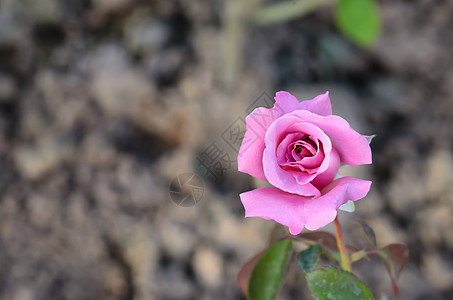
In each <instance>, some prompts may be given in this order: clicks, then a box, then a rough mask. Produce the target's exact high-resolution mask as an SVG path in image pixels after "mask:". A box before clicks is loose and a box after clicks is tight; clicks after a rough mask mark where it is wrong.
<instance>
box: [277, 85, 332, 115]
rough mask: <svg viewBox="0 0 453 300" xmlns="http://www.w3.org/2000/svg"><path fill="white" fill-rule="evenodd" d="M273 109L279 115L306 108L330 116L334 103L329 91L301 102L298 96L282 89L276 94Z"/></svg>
mask: <svg viewBox="0 0 453 300" xmlns="http://www.w3.org/2000/svg"><path fill="white" fill-rule="evenodd" d="M273 109H274V113H275V115H276V116H277V117H280V116H283V115H284V114H287V113H290V112H293V111H295V110H300V109H306V110H309V111H311V112H312V113H315V114H318V115H321V116H330V115H331V114H332V104H331V102H330V98H329V92H325V93H324V94H321V95H318V96H316V97H315V98H313V99H312V100H304V101H301V102H299V101H298V100H297V98H296V97H294V96H293V95H291V94H290V93H288V92H284V91H280V92H277V94H276V95H275V104H274V108H273Z"/></svg>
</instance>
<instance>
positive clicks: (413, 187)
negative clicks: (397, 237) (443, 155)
mask: <svg viewBox="0 0 453 300" xmlns="http://www.w3.org/2000/svg"><path fill="white" fill-rule="evenodd" d="M423 183H424V182H423V177H422V174H421V172H420V170H419V166H418V164H417V163H416V162H414V161H411V162H407V163H403V164H402V166H400V168H399V169H398V170H397V174H396V176H395V178H394V179H393V180H392V181H391V182H390V183H389V186H388V188H387V189H386V192H387V196H388V199H389V203H388V204H389V205H390V207H391V208H392V209H393V210H394V211H395V212H397V213H399V214H400V215H405V216H407V215H408V213H411V212H412V211H416V209H417V207H419V206H420V205H422V204H424V203H425V202H426V201H427V196H426V190H425V188H424V184H423Z"/></svg>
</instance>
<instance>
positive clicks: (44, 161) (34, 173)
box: [14, 135, 75, 179]
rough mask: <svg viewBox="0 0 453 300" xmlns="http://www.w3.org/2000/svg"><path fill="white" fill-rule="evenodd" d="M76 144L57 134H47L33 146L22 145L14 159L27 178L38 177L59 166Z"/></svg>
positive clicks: (71, 153) (70, 154)
mask: <svg viewBox="0 0 453 300" xmlns="http://www.w3.org/2000/svg"><path fill="white" fill-rule="evenodd" d="M74 151H75V148H74V144H73V143H71V142H70V141H67V140H64V139H59V138H57V137H55V136H51V135H49V136H46V137H43V138H41V139H39V140H38V141H37V143H36V144H35V145H32V146H21V147H20V148H19V149H17V150H16V151H15V152H14V161H15V164H16V166H17V168H18V169H19V171H20V173H21V174H22V175H23V176H24V177H26V178H27V179H38V178H41V177H42V176H44V175H46V174H47V173H48V172H50V171H52V170H53V169H56V168H58V167H59V166H61V164H63V163H64V162H65V161H67V160H68V159H69V158H70V157H71V156H72V155H73V153H74Z"/></svg>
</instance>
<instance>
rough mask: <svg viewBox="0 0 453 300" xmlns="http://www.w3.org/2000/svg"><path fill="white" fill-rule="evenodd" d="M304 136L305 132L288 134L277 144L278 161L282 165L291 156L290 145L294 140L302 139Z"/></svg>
mask: <svg viewBox="0 0 453 300" xmlns="http://www.w3.org/2000/svg"><path fill="white" fill-rule="evenodd" d="M303 136H304V134H303V133H300V132H295V133H290V134H288V135H287V136H286V137H285V138H284V139H283V141H282V142H281V143H280V144H279V145H278V146H277V151H276V155H277V161H278V163H279V164H280V165H283V164H285V163H286V162H287V160H288V159H289V157H290V156H288V155H287V154H288V146H289V145H290V144H292V143H293V142H294V141H297V140H298V139H301V138H302V137H303Z"/></svg>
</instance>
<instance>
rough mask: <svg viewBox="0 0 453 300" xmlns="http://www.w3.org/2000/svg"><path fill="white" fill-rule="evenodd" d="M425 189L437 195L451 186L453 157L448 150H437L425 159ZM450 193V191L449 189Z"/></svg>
mask: <svg viewBox="0 0 453 300" xmlns="http://www.w3.org/2000/svg"><path fill="white" fill-rule="evenodd" d="M425 174H426V175H425V176H426V177H425V182H426V190H427V192H428V195H429V196H430V197H436V196H437V197H438V196H439V195H441V194H442V192H444V191H445V190H446V189H449V188H451V187H452V186H453V157H452V154H451V152H450V151H446V150H437V151H436V152H434V153H433V154H432V155H431V156H429V157H428V159H427V161H426V172H425ZM450 193H451V191H450Z"/></svg>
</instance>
